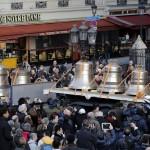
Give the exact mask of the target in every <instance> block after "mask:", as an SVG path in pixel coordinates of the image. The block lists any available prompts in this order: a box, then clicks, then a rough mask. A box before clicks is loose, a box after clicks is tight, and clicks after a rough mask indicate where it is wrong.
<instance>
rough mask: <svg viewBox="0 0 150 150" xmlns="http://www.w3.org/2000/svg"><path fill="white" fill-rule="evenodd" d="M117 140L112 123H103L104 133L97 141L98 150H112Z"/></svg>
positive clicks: (102, 132)
mask: <svg viewBox="0 0 150 150" xmlns="http://www.w3.org/2000/svg"><path fill="white" fill-rule="evenodd" d="M115 140H116V135H115V131H114V129H113V126H112V125H111V123H102V131H101V133H100V134H99V136H98V138H97V141H96V148H97V150H101V149H103V150H112V149H114V148H113V147H114V143H115Z"/></svg>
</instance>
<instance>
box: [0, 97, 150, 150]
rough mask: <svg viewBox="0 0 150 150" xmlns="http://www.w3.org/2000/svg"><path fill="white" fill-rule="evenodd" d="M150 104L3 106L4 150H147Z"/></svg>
mask: <svg viewBox="0 0 150 150" xmlns="http://www.w3.org/2000/svg"><path fill="white" fill-rule="evenodd" d="M149 133H150V107H149V105H148V104H135V103H129V104H127V105H125V104H121V103H120V104H119V106H115V107H113V108H112V109H110V110H108V111H104V110H103V109H101V105H100V106H98V105H93V107H92V108H90V109H87V108H84V107H81V106H70V105H67V106H63V107H60V106H59V107H54V108H52V107H50V106H49V105H48V104H41V103H38V104H37V103H31V104H29V103H28V101H27V100H26V99H25V98H20V99H19V101H18V106H16V107H14V106H13V107H12V106H7V105H5V104H3V105H1V106H0V146H1V148H0V149H1V150H145V149H146V150H148V149H150V147H149V146H150V135H149Z"/></svg>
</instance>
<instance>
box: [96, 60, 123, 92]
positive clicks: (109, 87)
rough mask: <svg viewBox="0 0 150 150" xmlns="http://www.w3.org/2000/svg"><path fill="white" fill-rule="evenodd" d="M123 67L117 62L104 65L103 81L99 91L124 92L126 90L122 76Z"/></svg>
mask: <svg viewBox="0 0 150 150" xmlns="http://www.w3.org/2000/svg"><path fill="white" fill-rule="evenodd" d="M121 72H122V68H121V66H119V65H118V64H117V63H110V64H108V65H107V66H105V67H104V73H103V81H102V83H101V84H100V86H99V88H98V91H99V92H104V93H105V92H106V93H123V92H124V90H125V86H124V83H122V76H121Z"/></svg>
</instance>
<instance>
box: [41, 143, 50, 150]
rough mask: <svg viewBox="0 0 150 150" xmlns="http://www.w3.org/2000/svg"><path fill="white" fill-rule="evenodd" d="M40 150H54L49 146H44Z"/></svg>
mask: <svg viewBox="0 0 150 150" xmlns="http://www.w3.org/2000/svg"><path fill="white" fill-rule="evenodd" d="M40 150H53V148H52V146H51V145H49V144H43V145H42V146H41V149H40Z"/></svg>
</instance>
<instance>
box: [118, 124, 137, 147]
mask: <svg viewBox="0 0 150 150" xmlns="http://www.w3.org/2000/svg"><path fill="white" fill-rule="evenodd" d="M134 149H135V138H134V137H133V135H132V134H131V129H130V128H129V127H127V128H125V129H124V135H123V137H122V138H120V139H119V140H118V141H117V144H116V150H134Z"/></svg>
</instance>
